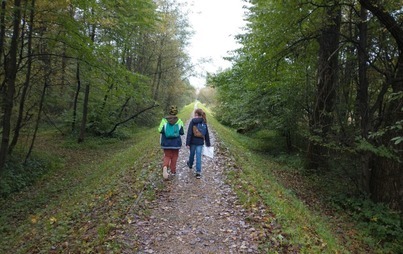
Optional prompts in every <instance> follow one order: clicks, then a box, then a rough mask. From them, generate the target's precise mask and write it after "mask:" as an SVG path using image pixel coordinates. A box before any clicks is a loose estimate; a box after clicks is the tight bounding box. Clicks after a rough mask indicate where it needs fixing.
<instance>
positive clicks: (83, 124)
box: [78, 84, 90, 143]
mask: <svg viewBox="0 0 403 254" xmlns="http://www.w3.org/2000/svg"><path fill="white" fill-rule="evenodd" d="M89 96H90V85H89V84H87V85H86V86H85V95H84V104H83V119H82V120H81V127H80V135H79V137H78V143H81V142H83V141H84V137H85V128H86V125H87V115H88V100H89Z"/></svg>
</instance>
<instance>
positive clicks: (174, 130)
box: [164, 123, 179, 138]
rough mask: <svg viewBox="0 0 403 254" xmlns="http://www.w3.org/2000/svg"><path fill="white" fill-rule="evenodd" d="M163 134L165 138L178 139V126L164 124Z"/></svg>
mask: <svg viewBox="0 0 403 254" xmlns="http://www.w3.org/2000/svg"><path fill="white" fill-rule="evenodd" d="M164 133H165V137H166V138H177V137H179V125H178V124H170V123H166V124H165V125H164Z"/></svg>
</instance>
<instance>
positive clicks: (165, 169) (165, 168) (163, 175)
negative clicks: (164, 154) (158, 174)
mask: <svg viewBox="0 0 403 254" xmlns="http://www.w3.org/2000/svg"><path fill="white" fill-rule="evenodd" d="M162 177H164V179H168V169H167V167H166V166H165V167H163V168H162Z"/></svg>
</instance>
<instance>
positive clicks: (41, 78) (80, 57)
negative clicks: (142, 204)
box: [0, 0, 195, 176]
mask: <svg viewBox="0 0 403 254" xmlns="http://www.w3.org/2000/svg"><path fill="white" fill-rule="evenodd" d="M179 7H180V6H179V5H178V4H177V3H176V2H175V1H170V0H167V1H165V0H162V1H152V0H138V1H129V0H122V1H120V0H119V1H98V0H93V1H88V0H78V1H53V0H52V1H46V0H45V1H42V0H39V1H38V0H32V1H21V0H17V1H2V5H1V12H0V20H1V27H0V65H1V73H0V77H1V87H0V88H1V113H2V114H1V115H2V117H1V137H2V138H1V140H2V142H1V149H0V169H1V171H0V172H2V173H4V174H3V176H5V175H12V174H13V172H10V171H13V169H12V168H13V167H15V166H16V165H15V164H14V165H11V164H10V163H8V164H7V162H10V161H11V158H14V157H17V161H21V162H22V163H23V164H27V163H29V161H30V157H31V154H32V150H33V149H34V147H35V139H36V136H37V132H38V130H40V129H41V128H45V127H50V128H53V129H57V130H58V131H59V132H60V134H61V135H72V136H74V137H76V139H77V141H78V142H83V141H84V140H85V136H86V134H87V135H88V134H89V135H97V136H103V137H105V136H112V135H118V134H116V132H117V129H118V127H120V126H123V125H125V124H126V125H127V124H132V125H133V124H134V123H135V122H136V121H137V122H139V121H140V122H141V123H142V124H147V123H153V120H155V119H156V118H155V117H154V116H158V118H159V117H160V116H161V115H162V113H163V111H164V109H165V108H166V107H167V106H168V105H169V104H172V103H173V104H177V105H178V106H181V105H185V104H187V103H189V102H190V101H191V100H193V98H194V93H195V89H194V88H193V87H191V86H190V84H189V82H188V81H187V77H188V76H189V75H191V69H192V67H191V66H190V64H189V62H190V61H189V57H188V56H187V54H186V52H185V49H186V45H187V42H188V38H189V36H190V35H191V33H192V31H191V28H190V27H189V25H188V23H187V19H186V18H185V16H184V14H183V12H181V11H180V9H179ZM178 94H180V95H181V96H177V95H178ZM139 119H140V120H139Z"/></svg>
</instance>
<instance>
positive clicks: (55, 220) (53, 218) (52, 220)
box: [49, 216, 57, 224]
mask: <svg viewBox="0 0 403 254" xmlns="http://www.w3.org/2000/svg"><path fill="white" fill-rule="evenodd" d="M49 221H50V224H54V223H55V222H57V219H56V218H55V217H53V216H52V217H50V219H49Z"/></svg>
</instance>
